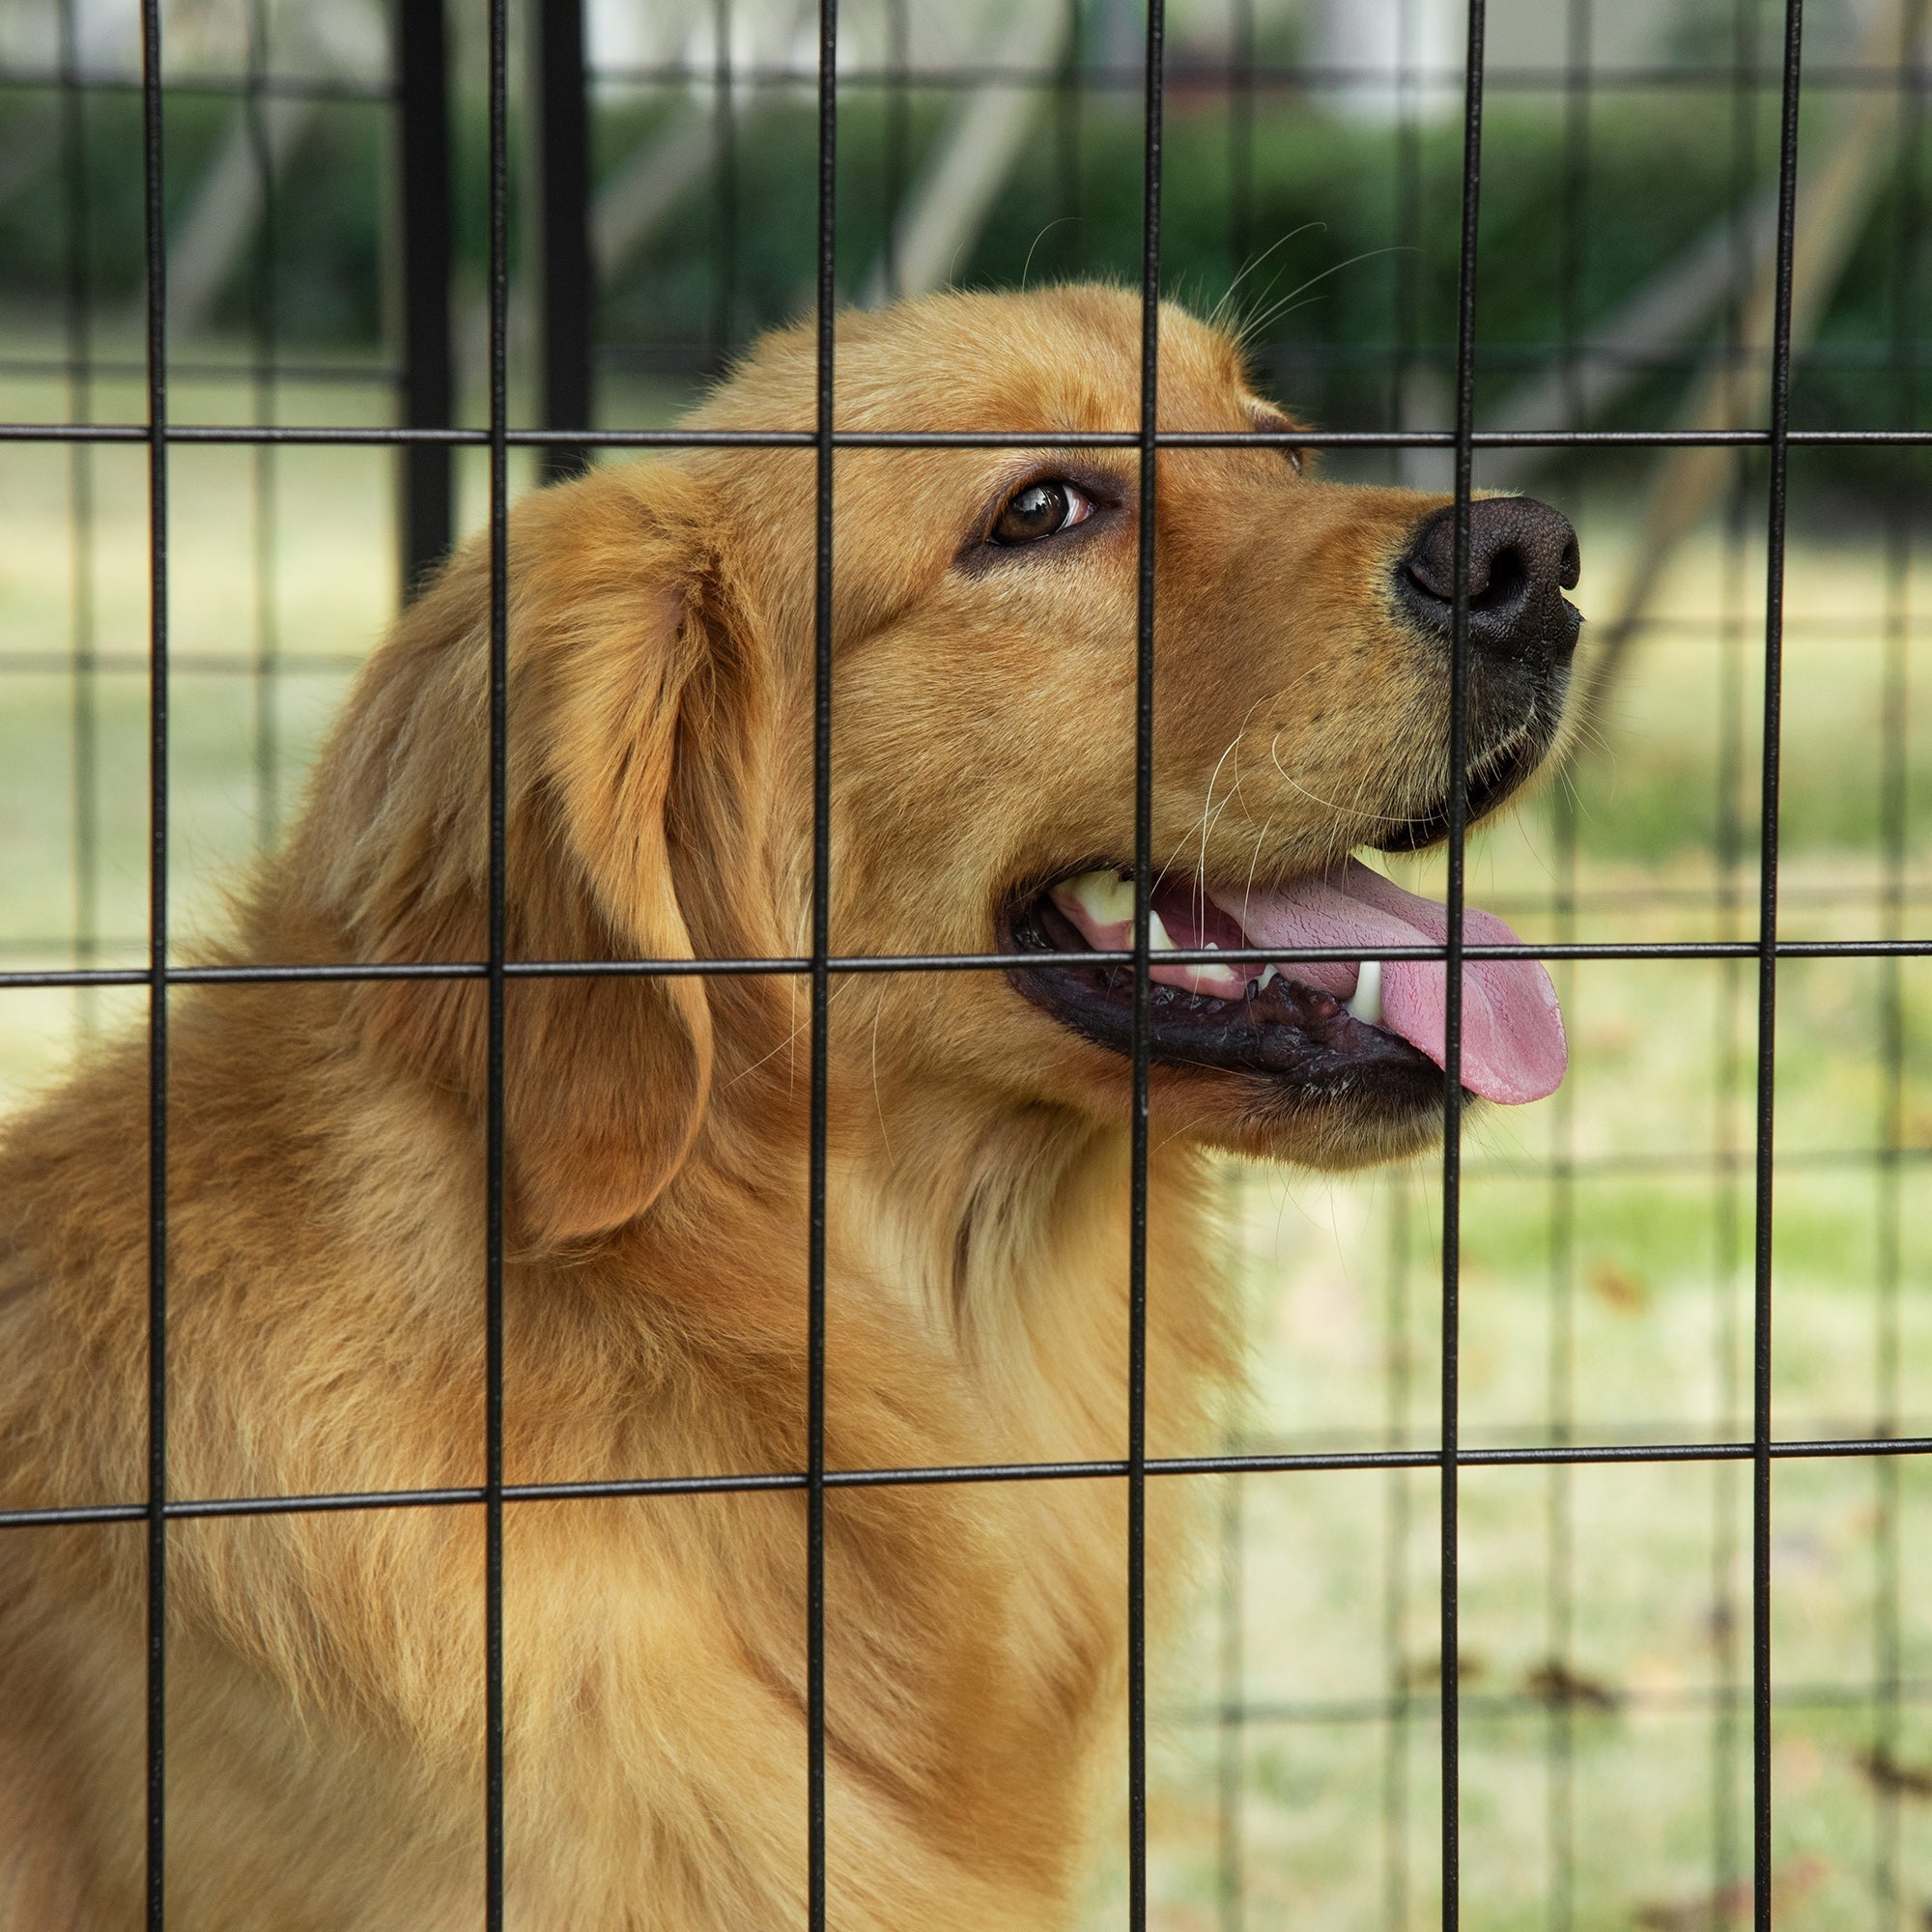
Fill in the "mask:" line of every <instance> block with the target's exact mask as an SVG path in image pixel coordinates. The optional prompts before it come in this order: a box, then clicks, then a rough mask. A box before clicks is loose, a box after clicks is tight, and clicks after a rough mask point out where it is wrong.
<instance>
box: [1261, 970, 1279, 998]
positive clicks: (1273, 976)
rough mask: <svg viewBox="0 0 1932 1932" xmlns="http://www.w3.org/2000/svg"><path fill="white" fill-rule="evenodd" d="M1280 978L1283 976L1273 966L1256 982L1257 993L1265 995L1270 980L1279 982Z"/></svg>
mask: <svg viewBox="0 0 1932 1932" xmlns="http://www.w3.org/2000/svg"><path fill="white" fill-rule="evenodd" d="M1280 978H1281V975H1280V974H1279V973H1277V972H1276V971H1275V970H1274V968H1273V967H1272V966H1269V967H1268V968H1267V970H1266V971H1265V972H1264V973H1263V975H1262V977H1261V978H1260V979H1259V980H1256V981H1255V991H1256V992H1258V993H1265V992H1266V991H1267V989H1268V982H1269V981H1270V980H1278V979H1280Z"/></svg>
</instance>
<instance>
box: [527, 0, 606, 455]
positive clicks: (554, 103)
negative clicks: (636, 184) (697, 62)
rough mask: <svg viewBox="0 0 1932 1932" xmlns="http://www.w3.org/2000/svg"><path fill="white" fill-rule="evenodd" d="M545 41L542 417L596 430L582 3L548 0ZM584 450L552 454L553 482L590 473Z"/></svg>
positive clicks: (540, 73) (541, 95)
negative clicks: (592, 400) (592, 410)
mask: <svg viewBox="0 0 1932 1932" xmlns="http://www.w3.org/2000/svg"><path fill="white" fill-rule="evenodd" d="M534 26H535V34H536V90H535V91H536V118H537V126H536V143H535V153H536V163H537V175H538V185H537V186H538V209H539V226H538V232H539V236H540V238H541V239H540V241H539V245H538V273H539V276H540V279H541V282H542V286H543V294H542V300H541V308H542V317H543V419H544V424H545V426H546V427H547V428H550V429H588V428H589V427H590V310H591V304H592V301H593V300H594V298H595V286H596V285H595V278H594V276H593V274H592V272H591V265H590V101H589V95H588V90H587V82H586V76H585V71H584V61H583V0H540V4H539V5H538V6H537V8H536V11H535V16H534ZM585 462H586V458H585V455H584V451H583V446H582V444H581V443H571V442H553V443H549V444H547V445H546V446H545V448H544V452H543V458H542V469H543V473H544V476H545V477H546V479H548V480H551V481H554V480H556V479H557V478H559V477H564V476H574V475H576V474H577V473H578V471H580V470H581V469H583V468H584V467H585Z"/></svg>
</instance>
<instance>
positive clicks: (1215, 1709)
mask: <svg viewBox="0 0 1932 1932" xmlns="http://www.w3.org/2000/svg"><path fill="white" fill-rule="evenodd" d="M1470 1675H1471V1673H1470V1671H1469V1670H1468V1668H1467V1667H1466V1663H1465V1666H1464V1670H1463V1679H1464V1688H1463V1695H1462V1700H1461V1701H1462V1716H1463V1718H1464V1719H1467V1718H1469V1717H1471V1716H1472V1715H1473V1716H1475V1717H1478V1718H1488V1719H1506V1718H1518V1717H1521V1718H1527V1717H1540V1718H1546V1719H1547V1718H1548V1715H1549V1713H1550V1712H1551V1711H1570V1712H1575V1713H1577V1715H1578V1716H1581V1717H1602V1718H1605V1719H1610V1718H1620V1717H1630V1716H1644V1717H1661V1716H1667V1715H1669V1714H1671V1713H1673V1712H1691V1711H1742V1710H1745V1709H1747V1708H1748V1706H1749V1703H1750V1690H1749V1688H1748V1687H1747V1686H1745V1685H1733V1684H1703V1685H1697V1684H1686V1685H1672V1686H1670V1687H1668V1688H1665V1687H1663V1686H1659V1685H1634V1684H1633V1685H1628V1686H1625V1685H1605V1686H1604V1687H1603V1688H1602V1689H1601V1690H1596V1691H1595V1693H1594V1694H1592V1692H1591V1691H1590V1690H1583V1691H1580V1692H1578V1691H1572V1692H1571V1693H1570V1694H1569V1695H1567V1696H1566V1695H1563V1694H1562V1693H1561V1692H1556V1693H1553V1694H1548V1695H1539V1694H1538V1693H1537V1692H1536V1691H1534V1690H1487V1691H1485V1690H1469V1689H1468V1688H1467V1680H1468V1678H1469V1676H1470ZM1891 1697H1896V1698H1897V1699H1898V1700H1899V1701H1900V1702H1901V1703H1908V1704H1922V1703H1926V1702H1932V1680H1928V1679H1925V1678H1915V1679H1908V1680H1905V1681H1903V1682H1900V1683H1895V1684H1891V1683H1888V1684H1882V1685H1865V1684H1797V1685H1791V1686H1788V1687H1785V1688H1783V1689H1780V1688H1778V1687H1777V1686H1776V1685H1774V1686H1773V1688H1772V1693H1771V1701H1772V1705H1773V1708H1774V1709H1776V1710H1780V1711H1844V1710H1862V1709H1863V1708H1864V1707H1865V1706H1866V1705H1869V1704H1882V1703H1884V1702H1885V1701H1886V1700H1887V1699H1888V1698H1891ZM1435 1709H1436V1695H1435V1691H1434V1690H1410V1691H1407V1692H1405V1693H1401V1694H1397V1695H1394V1696H1387V1697H1309V1698H1267V1699H1264V1700H1259V1701H1257V1702H1255V1703H1251V1704H1242V1703H1236V1704H1212V1705H1200V1704H1197V1705H1194V1706H1192V1707H1188V1706H1182V1707H1181V1708H1179V1709H1178V1710H1169V1711H1164V1712H1162V1714H1161V1715H1162V1717H1163V1718H1164V1719H1166V1720H1167V1721H1168V1722H1169V1723H1177V1724H1375V1723H1392V1722H1394V1721H1395V1720H1397V1719H1414V1718H1420V1719H1423V1721H1424V1722H1427V1721H1428V1720H1429V1719H1431V1718H1433V1717H1434V1716H1435Z"/></svg>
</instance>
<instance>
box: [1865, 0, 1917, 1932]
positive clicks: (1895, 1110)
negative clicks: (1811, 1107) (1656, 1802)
mask: <svg viewBox="0 0 1932 1932" xmlns="http://www.w3.org/2000/svg"><path fill="white" fill-rule="evenodd" d="M1926 11H1927V10H1926V4H1925V0H1910V4H1908V5H1907V6H1906V7H1904V8H1903V9H1902V10H1901V18H1900V21H1899V90H1900V94H1901V97H1902V98H1901V99H1900V101H1899V137H1898V167H1897V177H1896V179H1897V194H1898V225H1897V228H1896V231H1895V240H1894V244H1893V245H1894V249H1895V253H1894V258H1893V263H1892V286H1891V371H1890V374H1891V385H1892V394H1893V412H1894V413H1893V420H1894V422H1896V423H1897V424H1899V425H1900V426H1905V427H1916V426H1917V424H1918V361H1917V356H1916V354H1915V349H1916V340H1915V338H1916V336H1917V332H1918V331H1917V326H1916V325H1917V314H1916V309H1915V303H1916V300H1917V298H1918V281H1919V274H1918V270H1919V266H1920V254H1921V245H1922V236H1921V233H1920V230H1921V225H1922V221H1923V214H1924V210H1923V208H1922V206H1921V201H1920V192H1919V172H1920V169H1921V167H1922V166H1923V162H1924V155H1923V134H1924V125H1925V105H1924V99H1923V95H1922V93H1921V91H1920V89H1919V87H1918V86H1917V85H1915V84H1914V76H1913V74H1912V69H1913V66H1914V64H1915V59H1916V55H1917V52H1918V47H1919V46H1920V45H1921V44H1922V43H1923V40H1924V30H1925V15H1926ZM1885 524H1886V532H1885V534H1886V546H1885V554H1886V587H1885V638H1884V646H1883V651H1884V655H1883V659H1882V663H1881V668H1880V677H1879V684H1880V691H1881V697H1880V705H1879V714H1880V715H1879V745H1880V753H1879V757H1880V765H1879V850H1880V855H1881V864H1882V866H1883V884H1882V887H1881V891H1880V906H1879V912H1880V930H1881V933H1882V935H1883V936H1884V937H1885V938H1887V939H1902V938H1903V937H1904V936H1905V862H1906V837H1907V805H1908V790H1907V785H1908V776H1909V772H1910V765H1909V762H1908V758H1909V743H1908V738H1909V731H1910V724H1909V718H1908V712H1907V705H1908V703H1909V700H1910V696H1911V689H1910V665H1911V647H1912V615H1913V611H1912V549H1913V538H1914V534H1915V518H1914V516H1913V506H1912V501H1911V497H1910V495H1909V493H1908V492H1906V491H1903V490H1890V491H1888V492H1887V493H1886V508H1885ZM1904 994H1905V988H1904V971H1903V964H1902V962H1901V961H1900V960H1898V959H1896V958H1890V959H1881V960H1880V961H1879V962H1878V1018H1879V1028H1878V1047H1879V1065H1880V1080H1881V1091H1880V1094H1879V1117H1878V1122H1877V1125H1878V1144H1879V1153H1878V1173H1877V1176H1876V1179H1877V1199H1876V1202H1875V1203H1874V1207H1875V1208H1876V1213H1877V1221H1878V1228H1877V1235H1878V1242H1877V1248H1878V1252H1877V1254H1876V1256H1875V1257H1874V1262H1875V1269H1874V1271H1875V1274H1876V1277H1877V1281H1876V1292H1877V1296H1878V1306H1877V1310H1876V1315H1877V1328H1878V1332H1877V1335H1876V1337H1875V1347H1874V1350H1873V1361H1872V1379H1873V1404H1872V1406H1873V1421H1872V1434H1873V1435H1877V1436H1889V1435H1895V1434H1896V1433H1897V1430H1898V1423H1899V1406H1900V1400H1901V1395H1902V1390H1901V1387H1900V1337H1899V1317H1900V1308H1899V1291H1900V1285H1901V1279H1902V1273H1903V1268H1902V1255H1901V1243H1902V1236H1903V1228H1902V1223H1901V1218H1900V1217H1901V1212H1902V1208H1903V1205H1904V1204H1903V1193H1902V1187H1901V1181H1902V1178H1903V1177H1902V1176H1901V1174H1900V1165H1901V1156H1902V1152H1903V1149H1904V1142H1905V997H1904ZM1872 1474H1873V1482H1874V1488H1875V1492H1876V1493H1875V1495H1874V1498H1873V1500H1874V1504H1875V1507H1876V1511H1877V1519H1878V1520H1877V1522H1876V1524H1875V1526H1874V1532H1873V1540H1874V1548H1875V1554H1876V1573H1877V1574H1876V1576H1875V1577H1874V1578H1873V1583H1874V1589H1873V1628H1872V1653H1873V1655H1872V1666H1873V1670H1872V1674H1873V1680H1874V1683H1875V1686H1876V1689H1877V1693H1878V1709H1877V1711H1876V1712H1875V1713H1874V1723H1873V1736H1872V1763H1873V1765H1874V1766H1875V1767H1876V1768H1878V1769H1879V1770H1880V1771H1881V1774H1882V1773H1883V1771H1884V1769H1885V1768H1887V1767H1889V1766H1891V1765H1893V1764H1895V1763H1896V1762H1897V1759H1898V1742H1899V1731H1900V1720H1901V1706H1902V1703H1903V1697H1904V1685H1903V1675H1904V1657H1903V1648H1904V1632H1903V1622H1904V1605H1903V1600H1902V1594H1901V1577H1900V1550H1899V1468H1898V1459H1897V1458H1896V1457H1894V1456H1880V1457H1876V1458H1875V1459H1874V1460H1873V1464H1872ZM1873 1804H1874V1805H1875V1807H1876V1809H1877V1812H1878V1817H1877V1829H1876V1831H1875V1833H1874V1834H1873V1835H1874V1845H1873V1857H1872V1898H1873V1908H1874V1909H1873V1914H1872V1918H1873V1923H1874V1925H1875V1926H1876V1927H1878V1928H1881V1932H1890V1928H1891V1927H1893V1926H1895V1925H1896V1924H1897V1923H1898V1918H1899V1910H1900V1889H1901V1888H1900V1871H1899V1865H1900V1856H1901V1852H1902V1835H1903V1834H1902V1829H1901V1828H1902V1823H1903V1821H1902V1818H1901V1809H1902V1806H1901V1795H1900V1792H1899V1790H1898V1786H1897V1782H1896V1780H1895V1779H1893V1778H1890V1777H1888V1776H1883V1775H1881V1776H1878V1777H1876V1778H1875V1779H1874V1780H1873Z"/></svg>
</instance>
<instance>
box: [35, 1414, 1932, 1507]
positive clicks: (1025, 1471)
mask: <svg viewBox="0 0 1932 1932" xmlns="http://www.w3.org/2000/svg"><path fill="white" fill-rule="evenodd" d="M1753 1453H1754V1451H1753V1444H1751V1443H1750V1442H1748V1441H1745V1442H1637V1443H1626V1442H1600V1443H1576V1442H1562V1443H1558V1442H1544V1443H1535V1444H1531V1445H1528V1446H1525V1447H1521V1448H1499V1449H1466V1448H1463V1449H1458V1450H1457V1451H1456V1454H1455V1459H1454V1460H1455V1463H1456V1464H1457V1466H1458V1467H1459V1468H1469V1469H1498V1468H1536V1467H1546V1466H1548V1465H1551V1464H1559V1463H1560V1464H1570V1465H1578V1464H1605V1463H1748V1462H1749V1461H1750V1460H1751V1458H1752V1455H1753ZM1771 1454H1772V1456H1773V1458H1774V1460H1776V1461H1780V1462H1821V1461H1842V1460H1844V1459H1846V1458H1856V1457H1875V1456H1926V1455H1932V1435H1860V1436H1843V1437H1839V1436H1827V1437H1822V1438H1818V1439H1815V1440H1808V1441H1799V1440H1792V1441H1775V1442H1773V1443H1772V1445H1771ZM1443 1460H1444V1459H1443V1456H1442V1452H1441V1451H1440V1450H1438V1449H1336V1450H1308V1451H1303V1452H1297V1453H1295V1454H1292V1455H1268V1454H1253V1455H1239V1454H1227V1455H1220V1456H1150V1457H1149V1458H1148V1459H1147V1462H1146V1465H1145V1466H1146V1469H1147V1473H1148V1474H1149V1475H1150V1476H1239V1475H1256V1476H1292V1475H1325V1474H1333V1473H1336V1472H1340V1471H1348V1470H1354V1469H1437V1470H1439V1469H1440V1468H1441V1467H1442V1464H1443ZM1128 1469H1129V1464H1128V1463H1127V1460H1126V1458H1125V1457H1119V1458H1104V1459H1096V1460H1094V1461H1090V1462H1054V1463H949V1464H939V1465H933V1466H930V1467H919V1468H906V1469H828V1470H826V1472H825V1478H824V1481H825V1487H826V1488H827V1489H829V1490H872V1489H904V1488H920V1487H924V1486H928V1485H933V1484H949V1483H1046V1482H1091V1481H1103V1480H1109V1479H1114V1478H1121V1477H1124V1476H1126V1474H1127V1473H1128ZM809 1482H810V1477H808V1476H807V1474H806V1472H805V1471H804V1470H802V1469H776V1470H766V1471H758V1472H748V1473H745V1474H741V1475H715V1476H630V1477H615V1478H612V1479H611V1480H609V1481H603V1482H582V1483H505V1484H504V1485H503V1489H502V1494H503V1500H504V1501H505V1502H523V1503H544V1502H604V1501H616V1500H622V1499H625V1498H628V1497H648V1496H696V1495H741V1494H756V1493H762V1492H768V1491H772V1490H803V1489H805V1488H806V1487H807V1486H808V1484H809ZM486 1493H487V1492H486V1491H485V1490H484V1487H483V1485H482V1484H480V1483H475V1484H462V1485H451V1486H449V1487H446V1488H441V1489H426V1490H346V1491H339V1492H328V1493H322V1494H315V1495H291V1496H209V1497H204V1498H201V1499H198V1500H197V1499H193V1498H185V1497H171V1498H169V1500H168V1502H167V1504H166V1510H165V1513H166V1515H167V1516H168V1517H169V1519H171V1520H173V1519H180V1518H185V1519H195V1520H200V1519H213V1518H231V1517H257V1516H307V1515H326V1514H331V1513H334V1512H338V1511H342V1510H384V1509H440V1508H446V1507H449V1506H451V1505H455V1504H465V1503H481V1502H483V1501H484V1500H485V1499H486ZM147 1516H148V1506H147V1504H145V1503H79V1504H74V1505H71V1506H70V1505H59V1506H53V1507H49V1508H47V1509H14V1510H0V1529H52V1528H60V1527H64V1526H67V1525H71V1524H81V1523H101V1522H137V1521H141V1520H145V1519H146V1518H147Z"/></svg>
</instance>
